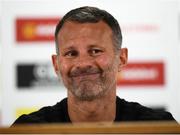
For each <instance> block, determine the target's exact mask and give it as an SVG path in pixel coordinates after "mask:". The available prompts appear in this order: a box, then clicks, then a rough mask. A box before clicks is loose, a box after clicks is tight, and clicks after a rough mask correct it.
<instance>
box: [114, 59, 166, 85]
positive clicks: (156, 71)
mask: <svg viewBox="0 0 180 135" xmlns="http://www.w3.org/2000/svg"><path fill="white" fill-rule="evenodd" d="M118 85H119V86H134V85H150V86H151V85H164V64H163V63H162V62H144V63H143V62H142V63H129V64H128V65H127V66H126V67H125V68H124V70H122V71H121V72H120V73H119V75H118Z"/></svg>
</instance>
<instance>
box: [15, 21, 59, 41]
mask: <svg viewBox="0 0 180 135" xmlns="http://www.w3.org/2000/svg"><path fill="white" fill-rule="evenodd" d="M58 21H59V19H58V18H40V19H39V18H18V19H17V20H16V41H17V42H32V41H54V31H55V26H56V24H57V23H58Z"/></svg>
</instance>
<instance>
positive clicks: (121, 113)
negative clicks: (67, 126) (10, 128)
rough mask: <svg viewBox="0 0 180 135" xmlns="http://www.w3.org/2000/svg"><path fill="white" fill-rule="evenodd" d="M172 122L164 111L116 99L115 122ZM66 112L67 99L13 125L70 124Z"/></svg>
mask: <svg viewBox="0 0 180 135" xmlns="http://www.w3.org/2000/svg"><path fill="white" fill-rule="evenodd" d="M162 120H173V121H175V119H174V118H173V116H172V115H171V114H170V113H169V112H166V111H159V110H153V109H151V108H148V107H145V106H142V105H140V104H139V103H136V102H127V101H125V100H124V99H120V98H119V97H117V98H116V117H115V122H121V121H162ZM70 122H71V120H70V118H69V115H68V110H67V98H65V99H63V100H62V101H61V102H58V103H57V104H56V105H54V106H47V107H43V108H41V109H40V110H39V111H36V112H33V113H30V114H28V115H22V116H20V117H19V118H18V119H17V120H16V121H15V122H14V123H13V125H15V124H22V123H28V124H32V123H70Z"/></svg>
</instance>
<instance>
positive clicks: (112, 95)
mask: <svg viewBox="0 0 180 135" xmlns="http://www.w3.org/2000/svg"><path fill="white" fill-rule="evenodd" d="M68 113H69V116H70V119H71V121H72V123H75V122H76V123H77V122H113V121H114V120H115V115H116V91H115V90H114V91H109V92H108V93H106V95H104V96H102V97H100V98H98V99H94V100H92V101H82V100H79V99H77V98H76V97H74V95H72V94H71V93H70V92H69V93H68Z"/></svg>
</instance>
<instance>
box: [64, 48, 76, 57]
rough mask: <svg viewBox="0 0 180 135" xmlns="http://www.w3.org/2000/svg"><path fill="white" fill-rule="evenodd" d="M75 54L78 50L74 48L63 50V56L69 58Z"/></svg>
mask: <svg viewBox="0 0 180 135" xmlns="http://www.w3.org/2000/svg"><path fill="white" fill-rule="evenodd" d="M77 55H78V52H77V51H75V50H70V51H68V52H65V54H64V56H65V57H69V58H71V57H75V56H77Z"/></svg>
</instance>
